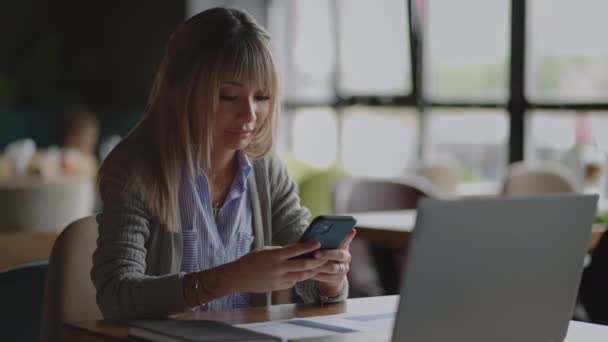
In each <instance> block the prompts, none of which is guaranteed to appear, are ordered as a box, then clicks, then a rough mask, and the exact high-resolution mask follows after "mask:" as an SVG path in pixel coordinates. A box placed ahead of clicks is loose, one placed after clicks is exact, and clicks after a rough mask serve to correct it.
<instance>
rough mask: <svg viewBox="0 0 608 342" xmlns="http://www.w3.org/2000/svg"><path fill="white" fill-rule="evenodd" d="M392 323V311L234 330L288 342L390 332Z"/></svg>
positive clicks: (242, 326) (321, 317)
mask: <svg viewBox="0 0 608 342" xmlns="http://www.w3.org/2000/svg"><path fill="white" fill-rule="evenodd" d="M394 321H395V313H392V312H391V313H379V314H369V315H353V314H339V315H330V316H317V317H308V318H294V319H288V320H283V321H271V322H263V323H249V324H239V325H237V327H240V328H245V329H249V330H253V331H257V332H261V333H265V334H269V335H274V336H277V337H281V338H282V339H283V340H288V339H297V338H305V337H320V336H330V335H337V334H343V333H350V332H373V331H387V330H388V331H390V330H392V329H393V324H394Z"/></svg>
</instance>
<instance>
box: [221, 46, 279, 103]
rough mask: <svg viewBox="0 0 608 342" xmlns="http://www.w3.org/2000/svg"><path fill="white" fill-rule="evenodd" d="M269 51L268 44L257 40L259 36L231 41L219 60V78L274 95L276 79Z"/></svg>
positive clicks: (276, 86) (276, 85)
mask: <svg viewBox="0 0 608 342" xmlns="http://www.w3.org/2000/svg"><path fill="white" fill-rule="evenodd" d="M270 49H271V48H270V43H269V42H268V41H264V40H261V39H259V36H249V35H248V36H245V37H239V39H234V40H232V42H231V43H229V44H227V46H226V50H225V51H224V56H223V58H221V59H220V67H219V70H220V75H221V77H223V78H225V79H228V80H233V81H238V82H241V83H244V84H247V85H249V86H251V87H256V89H258V90H260V91H262V92H264V93H267V94H269V95H273V96H274V95H276V94H275V93H276V92H277V91H278V84H277V81H278V78H277V75H276V72H275V70H276V69H275V62H274V58H273V56H272V53H271V52H270Z"/></svg>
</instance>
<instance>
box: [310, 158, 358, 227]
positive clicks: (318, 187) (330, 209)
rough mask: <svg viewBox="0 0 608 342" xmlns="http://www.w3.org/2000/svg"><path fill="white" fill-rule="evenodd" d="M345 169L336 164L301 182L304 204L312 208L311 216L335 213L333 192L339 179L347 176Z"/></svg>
mask: <svg viewBox="0 0 608 342" xmlns="http://www.w3.org/2000/svg"><path fill="white" fill-rule="evenodd" d="M347 175H348V174H347V172H346V171H344V169H342V168H340V167H338V166H334V167H331V168H328V169H325V170H321V171H317V172H315V173H314V174H312V175H310V176H309V177H308V178H306V179H304V180H303V181H302V182H301V183H300V199H301V201H302V205H303V206H305V207H306V208H308V210H310V214H311V217H313V218H314V217H316V216H319V215H328V214H333V213H335V208H334V201H333V194H334V187H335V185H336V183H337V182H338V180H339V179H340V178H342V177H345V176H347Z"/></svg>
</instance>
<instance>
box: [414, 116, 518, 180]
mask: <svg viewBox="0 0 608 342" xmlns="http://www.w3.org/2000/svg"><path fill="white" fill-rule="evenodd" d="M427 124H428V127H426V130H425V131H426V139H425V142H426V148H427V151H426V152H427V156H426V157H427V158H428V159H441V160H446V159H447V160H449V161H451V162H455V163H456V164H458V165H459V167H460V168H462V170H463V171H464V174H465V175H464V177H465V179H464V180H466V181H476V182H483V181H488V182H498V181H502V178H503V176H504V172H505V167H506V161H507V134H508V131H509V124H508V119H507V115H506V113H505V112H504V111H502V110H497V109H433V110H432V111H431V112H430V113H429V116H428V122H427Z"/></svg>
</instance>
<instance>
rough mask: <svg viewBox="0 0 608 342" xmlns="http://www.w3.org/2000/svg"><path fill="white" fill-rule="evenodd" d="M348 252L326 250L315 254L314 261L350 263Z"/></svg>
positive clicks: (343, 250)
mask: <svg viewBox="0 0 608 342" xmlns="http://www.w3.org/2000/svg"><path fill="white" fill-rule="evenodd" d="M350 258H351V257H350V252H349V251H347V250H345V249H326V250H322V251H316V252H315V259H321V260H330V261H337V262H344V263H347V262H350Z"/></svg>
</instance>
